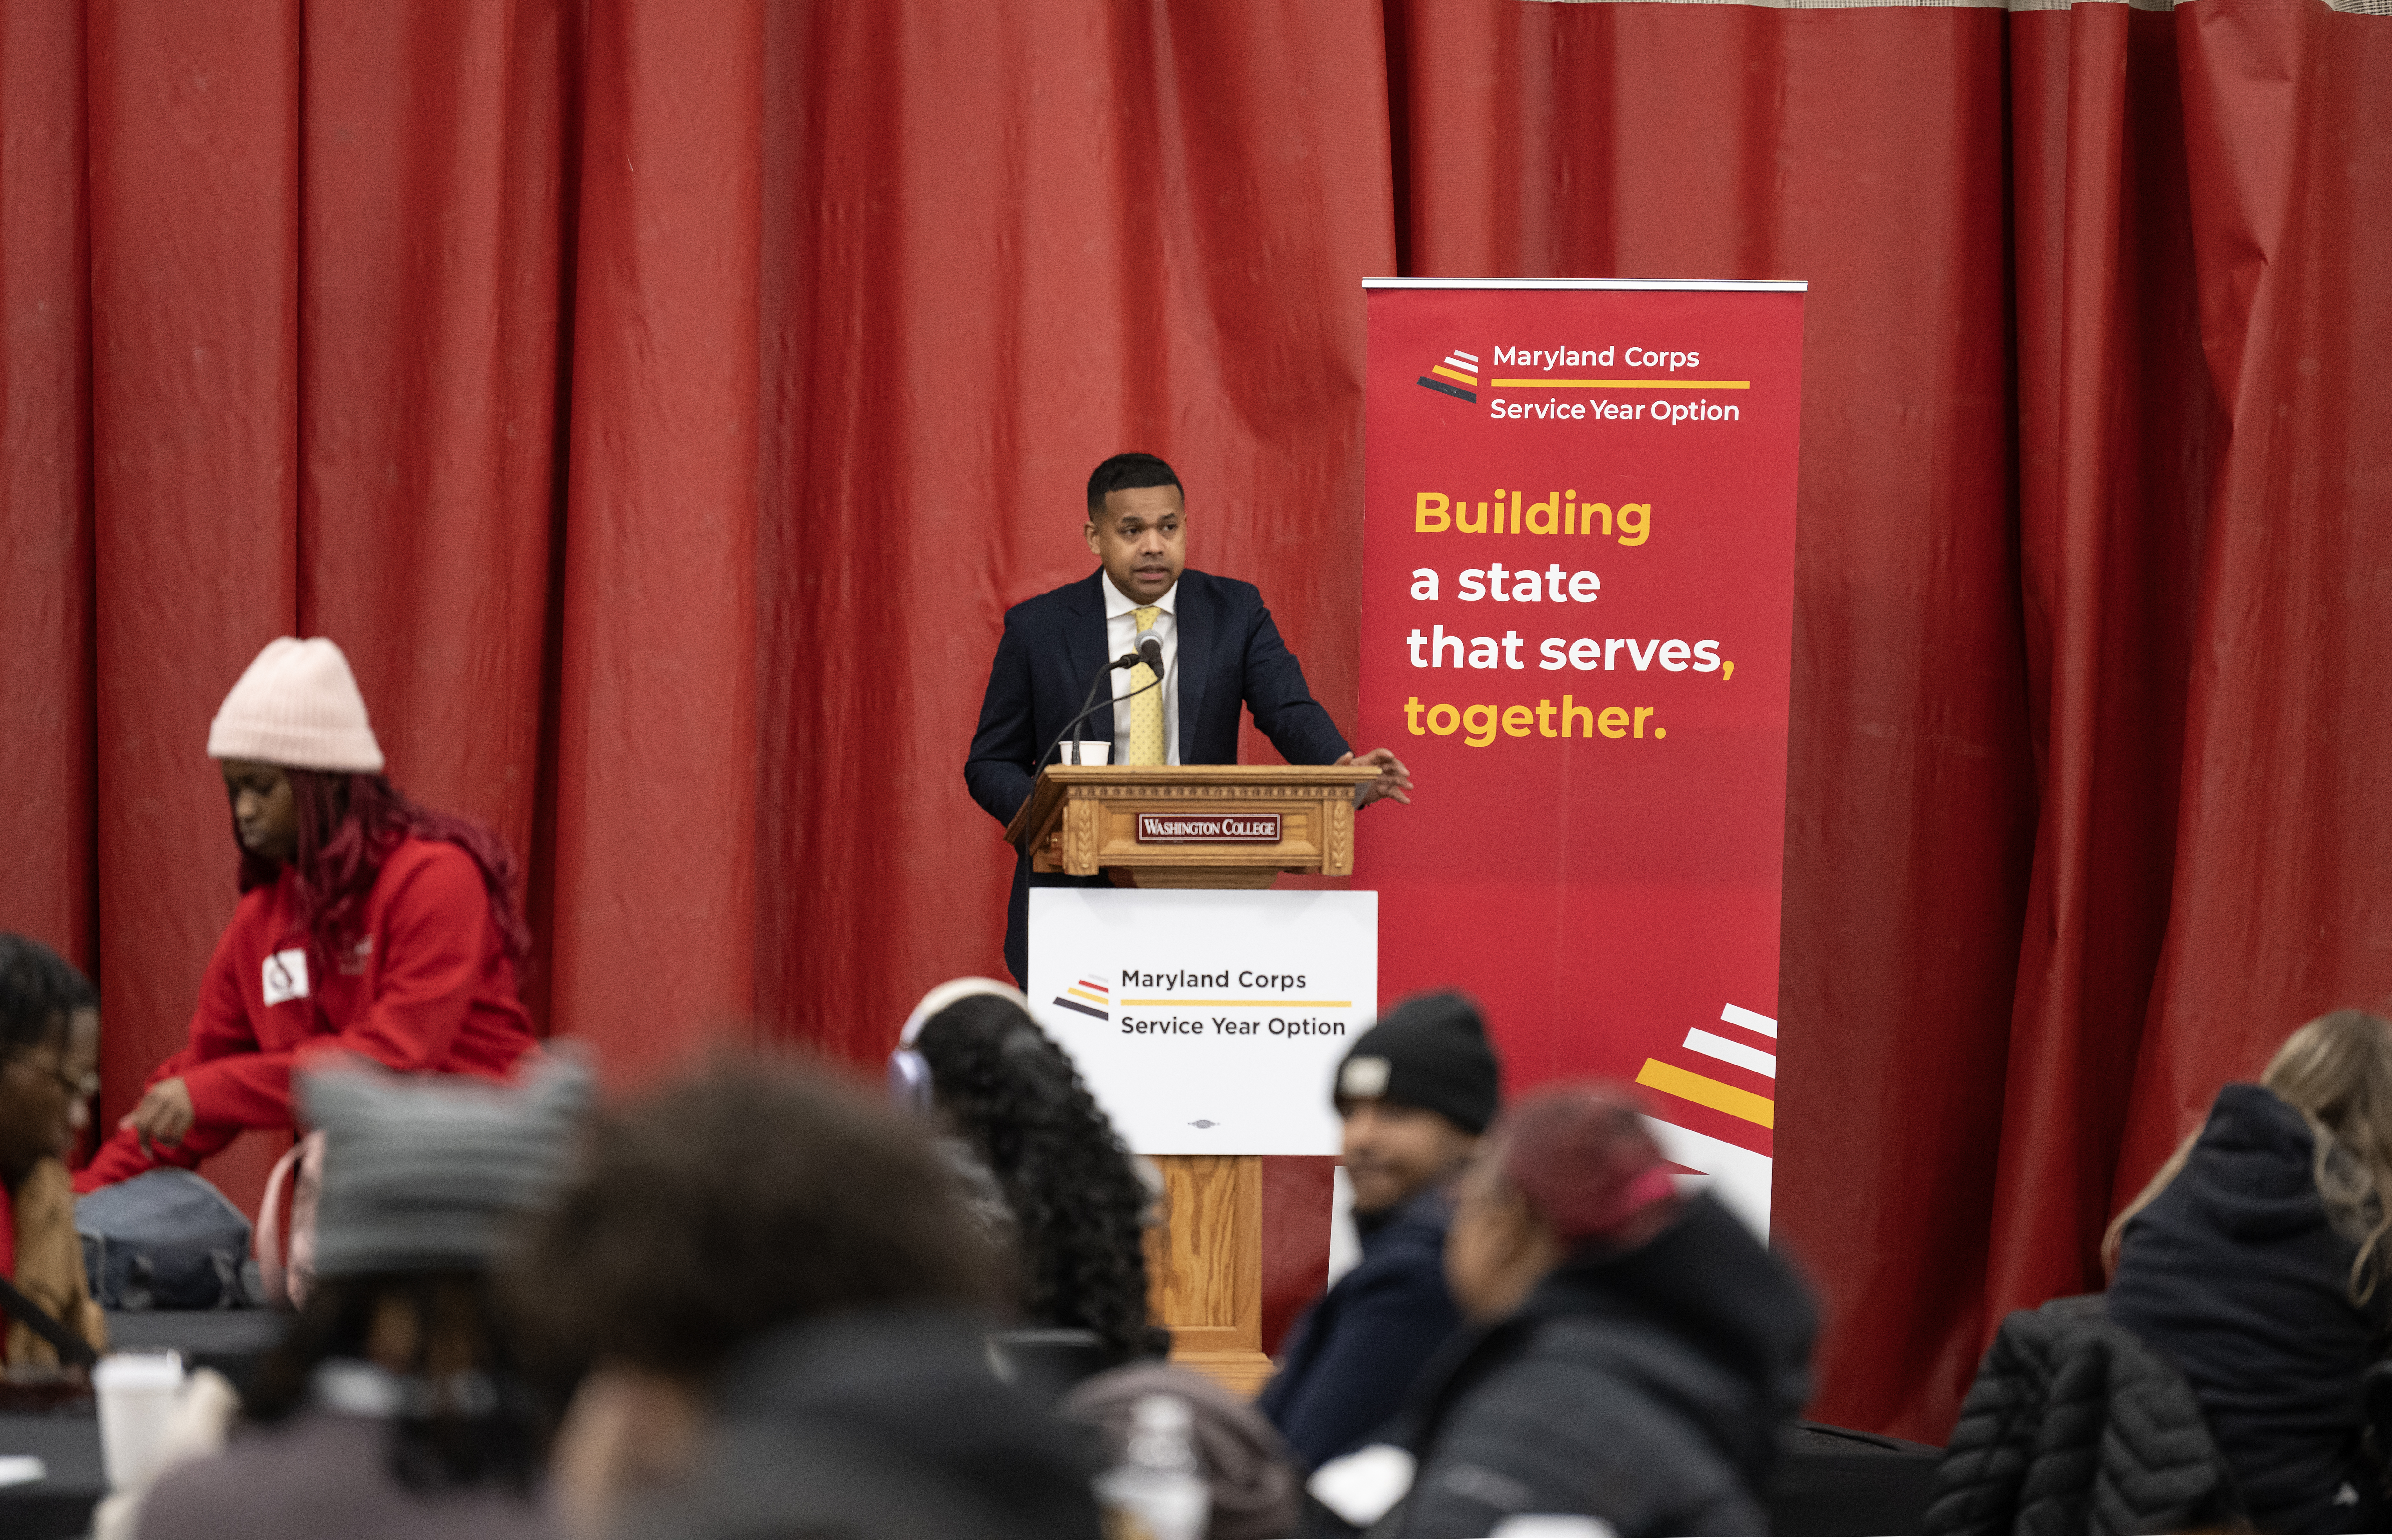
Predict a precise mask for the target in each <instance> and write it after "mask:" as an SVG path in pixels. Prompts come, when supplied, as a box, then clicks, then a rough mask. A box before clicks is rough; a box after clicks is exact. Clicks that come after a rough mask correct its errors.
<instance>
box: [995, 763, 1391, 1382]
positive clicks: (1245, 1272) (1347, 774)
mask: <svg viewBox="0 0 2392 1540" xmlns="http://www.w3.org/2000/svg"><path fill="white" fill-rule="evenodd" d="M1377 776H1378V771H1377V770H1374V769H1372V768H1371V767H1370V766H1367V765H1337V766H1329V765H1050V766H1048V767H1047V768H1046V770H1042V771H1040V772H1039V776H1038V783H1037V786H1036V787H1035V788H1034V789H1033V791H1032V792H1031V794H1030V799H1029V800H1028V801H1027V802H1024V803H1023V804H1022V805H1021V810H1020V812H1018V813H1016V814H1014V817H1013V822H1012V823H1011V824H1009V825H1008V826H1007V829H1006V831H1005V837H1006V838H1007V840H1010V841H1011V842H1012V843H1013V844H1014V846H1015V847H1016V848H1020V849H1022V850H1026V851H1028V852H1029V853H1030V865H1031V870H1033V871H1034V872H1066V873H1070V874H1072V875H1073V876H1082V877H1093V876H1096V875H1097V874H1099V873H1102V874H1105V875H1107V876H1110V877H1111V879H1112V880H1113V881H1114V882H1115V883H1116V884H1118V885H1120V886H1124V887H1250V888H1251V887H1268V886H1271V884H1273V883H1275V882H1277V881H1278V880H1279V875H1280V873H1282V872H1296V873H1312V874H1319V875H1321V876H1329V877H1344V876H1350V875H1352V874H1353V871H1354V796H1355V793H1356V791H1357V789H1358V788H1359V787H1362V786H1365V785H1368V784H1369V783H1371V781H1373V780H1375V779H1377ZM1155 1164H1156V1165H1157V1166H1159V1167H1161V1168H1162V1170H1163V1189H1164V1220H1165V1223H1163V1224H1162V1225H1158V1226H1157V1227H1156V1228H1154V1229H1152V1230H1150V1231H1148V1232H1147V1237H1146V1265H1147V1279H1148V1287H1149V1289H1150V1300H1151V1304H1150V1310H1151V1312H1152V1314H1153V1317H1154V1319H1155V1321H1156V1322H1157V1323H1159V1324H1160V1325H1163V1326H1168V1327H1169V1328H1171V1341H1172V1348H1171V1357H1172V1361H1173V1362H1175V1363H1178V1364H1184V1365H1187V1366H1189V1368H1192V1369H1197V1370H1201V1371H1202V1372H1203V1373H1205V1374H1209V1375H1211V1376H1212V1377H1213V1378H1215V1379H1217V1380H1219V1381H1220V1382H1221V1383H1223V1384H1225V1385H1227V1386H1228V1387H1229V1388H1230V1389H1231V1390H1233V1391H1238V1392H1239V1393H1241V1394H1252V1393H1253V1392H1254V1391H1257V1390H1259V1389H1261V1387H1262V1384H1263V1382H1264V1381H1265V1380H1267V1379H1268V1378H1270V1373H1271V1363H1270V1359H1269V1358H1268V1357H1267V1355H1265V1353H1264V1352H1263V1347H1262V1343H1263V1276H1262V1275H1263V1162H1262V1157H1260V1156H1256V1155H1167V1156H1161V1157H1157V1158H1156V1159H1155Z"/></svg>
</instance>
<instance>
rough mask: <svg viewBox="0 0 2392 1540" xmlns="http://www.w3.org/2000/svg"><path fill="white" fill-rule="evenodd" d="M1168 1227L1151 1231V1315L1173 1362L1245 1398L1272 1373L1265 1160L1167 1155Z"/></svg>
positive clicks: (1158, 1160)
mask: <svg viewBox="0 0 2392 1540" xmlns="http://www.w3.org/2000/svg"><path fill="white" fill-rule="evenodd" d="M1154 1163H1155V1165H1156V1166H1158V1167H1160V1168H1161V1169H1162V1171H1163V1203H1164V1209H1165V1215H1164V1220H1165V1222H1164V1223H1163V1224H1160V1225H1157V1226H1155V1227H1154V1228H1153V1229H1150V1230H1149V1231H1148V1232H1147V1233H1146V1275H1147V1288H1148V1300H1149V1301H1150V1303H1149V1306H1148V1309H1149V1312H1150V1314H1151V1315H1152V1316H1153V1318H1154V1321H1155V1323H1156V1324H1157V1325H1159V1326H1168V1327H1170V1328H1171V1361H1172V1362H1173V1363H1175V1364H1179V1365H1185V1366H1186V1367H1188V1368H1190V1369H1194V1370H1195V1371H1197V1372H1198V1373H1200V1374H1204V1375H1209V1376H1211V1377H1212V1378H1214V1379H1215V1380H1217V1381H1219V1382H1220V1383H1221V1384H1223V1385H1225V1386H1227V1387H1228V1388H1229V1390H1231V1391H1234V1392H1236V1393H1237V1394H1239V1395H1241V1396H1251V1395H1253V1394H1254V1392H1255V1391H1259V1390H1261V1389H1262V1388H1263V1384H1264V1382H1265V1381H1266V1380H1267V1379H1269V1378H1270V1377H1271V1361H1270V1359H1269V1358H1268V1357H1267V1355H1266V1354H1265V1353H1264V1352H1263V1162H1262V1157H1260V1156H1258V1155H1163V1156H1157V1157H1155V1158H1154Z"/></svg>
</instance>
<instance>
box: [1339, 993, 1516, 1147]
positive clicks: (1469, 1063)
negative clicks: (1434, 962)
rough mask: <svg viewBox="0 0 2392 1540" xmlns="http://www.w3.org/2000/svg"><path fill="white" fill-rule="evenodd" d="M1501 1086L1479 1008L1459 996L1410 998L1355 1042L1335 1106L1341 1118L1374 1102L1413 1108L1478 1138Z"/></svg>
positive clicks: (1492, 1112)
mask: <svg viewBox="0 0 2392 1540" xmlns="http://www.w3.org/2000/svg"><path fill="white" fill-rule="evenodd" d="M1499 1079H1500V1072H1499V1071H1498V1069H1497V1068H1496V1065H1495V1050H1494V1049H1492V1048H1489V1047H1488V1045H1487V1027H1486V1024H1485V1023H1484V1022H1482V1021H1480V1020H1479V1019H1478V1007H1477V1006H1475V1005H1474V1004H1472V1003H1470V1002H1469V1001H1468V1000H1467V999H1465V998H1463V997H1462V996H1461V995H1458V994H1416V995H1414V996H1412V997H1411V998H1410V1000H1407V1001H1405V1002H1404V1003H1401V1004H1399V1005H1397V1007H1396V1008H1395V1009H1394V1010H1392V1011H1389V1012H1388V1013H1387V1014H1386V1015H1385V1016H1381V1017H1380V1018H1379V1024H1378V1025H1377V1026H1375V1027H1373V1028H1371V1029H1370V1030H1369V1031H1367V1032H1364V1033H1363V1034H1362V1035H1361V1036H1360V1037H1358V1038H1356V1039H1355V1040H1354V1046H1353V1048H1352V1050H1351V1051H1349V1052H1348V1053H1347V1054H1346V1055H1345V1059H1344V1061H1343V1062H1342V1063H1340V1064H1339V1065H1338V1066H1337V1081H1336V1091H1335V1093H1334V1100H1335V1101H1336V1103H1337V1107H1338V1110H1339V1111H1340V1112H1343V1111H1344V1110H1345V1104H1346V1103H1348V1102H1357V1101H1367V1100H1371V1099H1372V1098H1376V1099H1379V1100H1382V1101H1389V1102H1394V1103H1397V1104H1398V1105H1399V1106H1417V1107H1421V1108H1423V1109H1425V1110H1427V1111H1430V1112H1435V1113H1438V1114H1441V1115H1442V1116H1444V1117H1445V1118H1446V1119H1447V1120H1449V1122H1451V1123H1452V1124H1453V1125H1454V1126H1455V1127H1456V1128H1459V1129H1461V1130H1462V1132H1465V1133H1484V1132H1487V1125H1488V1123H1491V1122H1493V1121H1494V1120H1495V1107H1496V1104H1497V1102H1498V1100H1499V1093H1498V1091H1497V1081H1498V1080H1499Z"/></svg>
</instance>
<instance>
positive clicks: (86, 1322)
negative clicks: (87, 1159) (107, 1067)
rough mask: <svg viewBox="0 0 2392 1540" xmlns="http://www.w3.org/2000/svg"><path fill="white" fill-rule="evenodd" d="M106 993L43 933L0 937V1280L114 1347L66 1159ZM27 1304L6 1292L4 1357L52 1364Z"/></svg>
mask: <svg viewBox="0 0 2392 1540" xmlns="http://www.w3.org/2000/svg"><path fill="white" fill-rule="evenodd" d="M98 1055H99V1000H98V996H97V995H96V994H94V993H93V992H92V988H91V984H90V982H89V981H88V980H86V979H85V978H84V976H83V975H82V974H80V973H78V972H76V971H75V969H74V967H73V966H72V965H71V964H69V963H68V962H67V961H66V960H65V959H63V958H61V957H59V956H58V953H56V952H54V951H51V950H50V949H49V948H47V947H45V946H44V945H42V944H41V943H40V942H39V941H32V940H28V939H26V938H24V937H21V936H11V935H7V934H0V1188H5V1189H6V1193H5V1197H6V1201H5V1202H0V1278H7V1279H8V1280H9V1281H10V1282H11V1283H12V1284H13V1285H14V1286H15V1288H16V1290H17V1292H18V1293H20V1294H21V1295H23V1296H24V1298H25V1299H26V1301H29V1302H30V1303H31V1304H32V1306H33V1307H34V1308H35V1309H36V1310H39V1311H40V1312H41V1313H42V1314H43V1315H44V1316H45V1317H47V1324H48V1325H50V1326H53V1327H54V1328H57V1329H59V1330H62V1331H63V1332H64V1333H65V1334H66V1335H67V1336H69V1337H71V1338H75V1339H81V1340H82V1341H83V1342H84V1344H85V1345H87V1346H89V1347H91V1348H94V1349H99V1348H104V1347H106V1346H107V1344H108V1323H107V1318H106V1317H105V1316H103V1315H102V1314H100V1310H99V1306H97V1304H95V1303H93V1302H92V1298H91V1288H90V1286H89V1284H88V1282H87V1281H86V1280H85V1278H84V1270H83V1245H82V1243H81V1242H80V1241H79V1240H77V1239H76V1238H75V1227H74V1188H73V1186H72V1184H71V1183H70V1182H69V1181H68V1178H67V1168H66V1164H65V1161H66V1158H67V1156H68V1155H69V1154H70V1153H71V1150H72V1147H73V1145H74V1142H75V1139H76V1137H77V1136H78V1135H80V1134H81V1133H82V1132H83V1129H84V1123H85V1122H86V1120H87V1119H89V1117H90V1102H91V1097H92V1094H93V1093H94V1092H95V1091H97V1089H98V1088H99V1085H98V1077H97V1075H96V1074H95V1073H94V1072H93V1065H94V1064H95V1063H96V1062H97V1058H98ZM24 1314H25V1312H24V1311H23V1310H22V1309H21V1308H19V1309H14V1310H12V1309H10V1308H8V1304H7V1302H6V1301H0V1321H6V1322H7V1326H6V1330H5V1334H0V1364H5V1365H7V1367H9V1368H23V1367H36V1368H50V1367H55V1366H57V1365H58V1361H59V1358H58V1348H57V1347H56V1346H55V1345H53V1344H52V1342H51V1341H50V1340H48V1339H46V1338H45V1336H44V1335H43V1334H42V1331H41V1330H40V1329H39V1328H38V1326H36V1325H35V1324H33V1323H32V1322H29V1321H28V1320H26V1319H22V1318H21V1317H22V1316H23V1315H24Z"/></svg>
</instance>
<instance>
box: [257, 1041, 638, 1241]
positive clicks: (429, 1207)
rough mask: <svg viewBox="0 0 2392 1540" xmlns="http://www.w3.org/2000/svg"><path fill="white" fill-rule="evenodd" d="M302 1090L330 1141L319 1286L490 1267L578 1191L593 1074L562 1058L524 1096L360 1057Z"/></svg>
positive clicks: (544, 1058)
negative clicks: (573, 1183) (527, 1227)
mask: <svg viewBox="0 0 2392 1540" xmlns="http://www.w3.org/2000/svg"><path fill="white" fill-rule="evenodd" d="M298 1083H299V1106H300V1110H301V1112H302V1113H303V1115H304V1116H305V1118H306V1120H307V1122H308V1123H309V1124H310V1125H312V1126H313V1127H316V1128H318V1129H321V1130H322V1131H323V1132H324V1139H325V1149H324V1174H323V1185H322V1189H321V1191H320V1193H319V1195H318V1198H317V1203H316V1275H317V1276H318V1277H319V1278H332V1277H340V1276H344V1275H356V1274H360V1273H400V1272H421V1271H431V1270H437V1269H446V1268H457V1269H477V1268H487V1267H488V1266H490V1265H491V1264H492V1263H493V1262H495V1261H497V1260H498V1258H499V1256H500V1252H501V1250H502V1249H504V1248H505V1246H506V1245H507V1244H508V1243H509V1242H510V1241H511V1240H512V1239H513V1236H514V1232H515V1230H516V1228H517V1226H518V1225H519V1223H521V1221H522V1220H523V1219H524V1218H525V1217H526V1215H528V1214H530V1213H531V1212H533V1211H534V1210H537V1209H539V1207H540V1205H542V1204H543V1203H545V1202H546V1201H547V1200H548V1198H549V1197H551V1195H552V1194H553V1193H554V1192H555V1191H556V1190H557V1188H558V1187H560V1186H561V1185H562V1184H564V1181H565V1176H566V1173H567V1169H568V1167H569V1166H570V1164H571V1162H572V1159H573V1157H574V1155H575V1153H576V1150H575V1145H576V1136H577V1134H578V1132H579V1131H580V1128H581V1123H582V1119H584V1118H585V1117H586V1116H587V1114H588V1113H589V1110H590V1106H591V1101H592V1099H593V1096H594V1094H595V1078H594V1077H593V1076H592V1075H591V1070H590V1067H589V1065H588V1064H586V1063H584V1062H582V1061H581V1060H580V1059H579V1058H578V1056H576V1057H568V1056H565V1055H560V1054H556V1053H553V1052H551V1053H544V1054H541V1055H539V1063H538V1064H537V1065H536V1066H534V1067H531V1068H529V1069H528V1072H527V1073H526V1074H525V1075H524V1077H523V1079H522V1081H521V1082H520V1083H519V1084H517V1085H513V1086H509V1085H502V1084H500V1083H497V1082H495V1081H486V1080H480V1079H476V1078H474V1077H470V1076H462V1075H407V1076H400V1075H393V1074H391V1073H389V1072H388V1071H386V1070H383V1069H381V1068H375V1067H372V1066H368V1065H365V1064H364V1063H363V1062H362V1061H359V1060H349V1061H344V1062H341V1063H339V1064H337V1065H326V1066H323V1067H321V1068H315V1069H310V1070H305V1071H303V1072H302V1073H301V1074H300V1075H299V1076H298Z"/></svg>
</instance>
